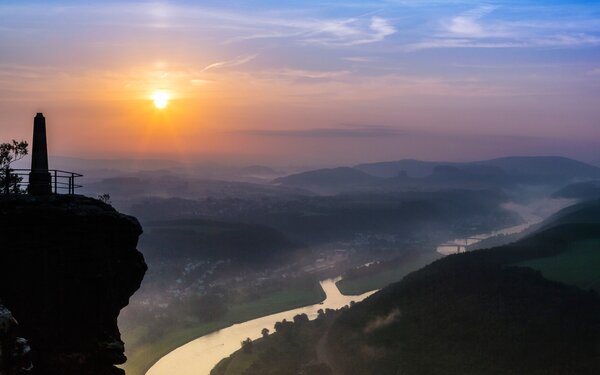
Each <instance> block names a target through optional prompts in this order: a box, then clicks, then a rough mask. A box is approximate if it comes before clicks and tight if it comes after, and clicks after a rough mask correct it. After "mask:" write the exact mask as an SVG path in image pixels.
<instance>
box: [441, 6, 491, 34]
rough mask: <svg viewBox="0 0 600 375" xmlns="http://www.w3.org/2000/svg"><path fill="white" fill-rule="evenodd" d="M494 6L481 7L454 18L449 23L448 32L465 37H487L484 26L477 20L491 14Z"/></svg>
mask: <svg viewBox="0 0 600 375" xmlns="http://www.w3.org/2000/svg"><path fill="white" fill-rule="evenodd" d="M495 9H496V7H495V6H491V5H483V6H480V7H477V8H475V9H472V10H469V11H468V12H465V13H463V14H461V15H459V16H456V17H454V18H453V19H452V21H451V22H450V25H449V26H448V31H449V32H451V33H453V34H459V35H466V36H470V37H483V36H486V35H487V32H486V31H485V28H484V26H483V25H482V24H481V23H480V22H479V20H480V19H481V18H483V17H485V16H486V15H487V14H489V13H491V12H493V11H494V10H495Z"/></svg>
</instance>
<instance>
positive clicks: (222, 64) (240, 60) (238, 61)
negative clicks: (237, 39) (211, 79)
mask: <svg viewBox="0 0 600 375" xmlns="http://www.w3.org/2000/svg"><path fill="white" fill-rule="evenodd" d="M257 56H258V55H257V54H254V55H244V56H237V57H235V58H233V59H231V60H224V61H218V62H215V63H212V64H209V65H207V66H206V67H204V69H202V70H201V71H200V72H205V71H207V70H211V69H219V68H229V67H233V66H240V65H243V64H246V63H248V62H250V61H252V60H254V59H255V58H256V57H257Z"/></svg>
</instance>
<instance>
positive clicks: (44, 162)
mask: <svg viewBox="0 0 600 375" xmlns="http://www.w3.org/2000/svg"><path fill="white" fill-rule="evenodd" d="M31 148H32V151H31V172H30V173H29V186H28V188H27V191H28V193H29V194H35V195H43V194H51V193H52V187H51V185H50V183H51V180H52V178H51V177H50V173H49V172H48V144H47V141H46V118H45V117H44V115H43V114H42V113H38V114H36V115H35V117H34V119H33V145H32V146H31Z"/></svg>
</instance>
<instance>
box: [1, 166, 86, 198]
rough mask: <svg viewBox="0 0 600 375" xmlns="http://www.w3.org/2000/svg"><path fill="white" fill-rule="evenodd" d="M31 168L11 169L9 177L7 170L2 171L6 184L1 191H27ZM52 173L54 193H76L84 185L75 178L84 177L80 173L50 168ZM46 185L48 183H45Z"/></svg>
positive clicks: (51, 180) (49, 171) (6, 192)
mask: <svg viewBox="0 0 600 375" xmlns="http://www.w3.org/2000/svg"><path fill="white" fill-rule="evenodd" d="M31 171H32V170H31V169H10V170H9V173H10V175H9V178H8V179H7V178H6V177H5V176H6V170H2V171H0V173H1V174H2V177H4V181H5V184H4V186H1V187H0V189H1V190H0V191H1V192H2V193H4V194H8V193H11V192H13V191H14V188H15V187H16V188H18V189H19V190H21V191H23V192H25V191H27V187H28V186H29V173H31ZM48 173H49V174H50V188H51V190H52V193H54V194H61V193H62V194H75V189H78V188H81V187H83V185H80V184H77V183H76V181H75V179H76V178H78V177H83V175H82V174H80V173H75V172H69V171H62V170H60V169H48ZM14 176H16V177H17V178H19V180H20V181H15V180H14ZM44 185H46V184H44Z"/></svg>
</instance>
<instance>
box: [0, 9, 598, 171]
mask: <svg viewBox="0 0 600 375" xmlns="http://www.w3.org/2000/svg"><path fill="white" fill-rule="evenodd" d="M317 5H318V6H317ZM0 15H2V16H3V17H2V18H3V22H2V30H3V31H2V37H1V38H0V46H2V49H3V50H4V51H6V52H7V53H3V54H2V56H1V57H0V82H1V84H2V86H1V87H2V88H1V89H0V138H2V139H3V140H9V139H12V138H16V139H29V138H30V137H31V127H32V119H33V116H34V115H35V113H36V112H38V111H41V112H44V114H45V115H46V117H47V121H48V131H49V147H50V152H51V153H52V154H56V155H68V156H73V157H85V158H94V159H97V158H134V159H145V158H156V157H159V158H168V159H173V160H176V161H181V162H203V161H204V162H206V161H212V160H217V161H225V162H227V163H235V164H265V163H268V162H269V161H271V163H277V164H285V165H313V166H319V165H320V166H332V165H347V164H354V163H360V162H372V161H382V160H398V159H405V158H414V159H424V160H449V161H466V160H479V159H490V158H495V157H501V156H509V155H560V156H566V157H571V158H576V159H579V160H583V161H588V162H597V161H598V160H600V153H599V151H598V150H599V149H600V126H598V120H597V119H598V118H599V117H600V107H598V105H597V102H598V94H599V92H600V64H599V63H598V61H600V59H599V57H600V23H599V22H598V19H599V18H600V17H599V16H600V4H590V3H589V2H585V1H577V2H566V1H552V2H544V3H543V4H540V3H539V2H535V1H524V2H515V1H493V2H487V3H480V2H475V1H466V0H465V1H462V0H460V1H452V2H439V1H419V2H416V1H383V0H382V1H367V2H352V1H350V2H344V3H343V4H342V3H317V2H313V1H296V2H291V3H285V4H279V3H277V2H271V1H257V2H253V3H252V4H249V3H243V2H242V3H233V4H224V3H222V2H216V1H209V2H205V3H203V5H197V4H195V3H194V2H189V1H151V2H145V1H139V2H131V1H107V2H102V3H93V2H86V3H85V4H80V3H79V2H75V1H69V0H59V1H45V2H42V1H29V2H22V1H18V2H17V1H7V2H3V4H2V5H1V6H0ZM158 90H162V91H160V92H163V93H164V95H166V96H167V97H168V99H169V100H168V105H166V107H165V108H163V109H158V108H156V107H155V106H154V105H153V101H152V97H153V96H154V95H156V92H159V91H158Z"/></svg>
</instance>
